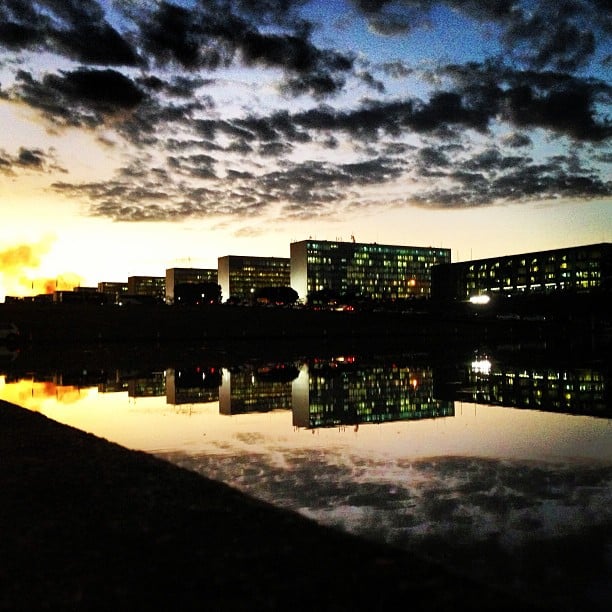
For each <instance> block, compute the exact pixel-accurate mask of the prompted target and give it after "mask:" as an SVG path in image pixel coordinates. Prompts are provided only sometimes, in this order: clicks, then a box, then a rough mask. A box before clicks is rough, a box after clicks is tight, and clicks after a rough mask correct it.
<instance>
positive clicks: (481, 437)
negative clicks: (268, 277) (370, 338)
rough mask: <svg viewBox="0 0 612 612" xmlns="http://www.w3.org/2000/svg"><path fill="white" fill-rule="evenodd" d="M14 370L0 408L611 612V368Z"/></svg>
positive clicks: (262, 363) (352, 362) (483, 358)
mask: <svg viewBox="0 0 612 612" xmlns="http://www.w3.org/2000/svg"><path fill="white" fill-rule="evenodd" d="M20 359H21V356H14V358H13V359H9V360H8V362H7V364H6V365H5V366H4V369H3V371H4V372H5V374H4V375H2V376H0V398H2V399H5V400H7V401H11V402H13V403H16V404H19V405H21V406H24V407H26V408H28V409H31V410H36V411H39V412H41V413H43V414H45V415H46V416H48V417H50V418H52V419H55V420H57V421H59V422H62V423H66V424H69V425H72V426H74V427H77V428H80V429H83V430H85V431H88V432H91V433H94V434H96V435H98V436H101V437H103V438H106V439H109V440H112V441H114V442H117V443H119V444H121V445H123V446H126V447H129V448H133V449H138V450H144V451H147V452H150V453H153V454H155V455H157V456H159V457H162V458H164V459H167V460H169V461H172V462H174V463H176V464H178V465H181V466H183V467H186V468H188V469H190V470H195V471H197V472H199V473H201V474H203V475H205V476H207V477H211V478H214V479H217V480H221V481H224V482H226V483H228V484H230V485H232V486H234V487H237V488H239V489H241V490H243V491H245V492H246V493H248V494H250V495H253V496H256V497H260V498H262V499H264V500H267V501H270V502H272V503H273V504H276V505H278V506H283V507H287V508H291V509H293V510H295V511H297V512H300V513H302V514H304V515H306V516H308V517H311V518H313V519H315V520H317V521H319V522H321V523H325V524H329V525H334V526H337V527H339V528H341V529H344V530H347V531H350V532H353V533H357V534H360V535H362V536H365V537H368V538H373V539H377V540H384V541H386V542H388V543H391V544H393V545H396V546H400V547H406V548H410V549H412V550H415V551H417V552H418V553H419V554H423V555H426V556H428V557H430V558H433V559H436V560H438V561H440V562H442V563H444V564H446V565H450V566H452V567H453V568H454V569H455V570H457V571H460V572H465V573H466V574H470V575H472V576H474V575H476V576H479V577H480V578H481V579H482V580H489V581H497V582H501V583H504V584H505V585H506V586H508V585H513V586H515V587H516V588H520V589H529V591H530V593H531V595H532V596H533V597H542V598H543V599H546V600H547V601H550V600H551V599H556V600H558V604H559V607H560V609H564V606H571V605H572V604H573V603H576V602H579V603H576V606H577V609H579V608H580V606H583V605H586V604H587V603H588V606H589V607H590V608H591V609H602V610H603V609H607V607H608V605H609V603H610V596H611V595H612V593H611V590H610V589H611V587H610V585H611V584H612V581H611V580H610V578H611V576H612V529H611V527H612V401H611V399H612V383H611V380H610V370H609V364H608V363H606V362H605V361H601V360H599V361H593V360H589V359H580V358H578V357H575V358H572V359H571V360H568V359H564V360H559V359H553V358H552V357H551V356H543V357H542V356H541V357H539V358H538V359H534V358H533V357H529V358H528V357H527V354H523V353H520V352H519V353H511V354H505V355H501V356H500V355H497V356H496V355H493V354H489V353H483V352H480V353H477V354H476V353H474V354H472V353H470V354H469V355H467V356H465V357H461V358H450V359H440V358H439V357H436V358H435V359H434V358H432V357H431V356H428V355H410V354H406V355H388V356H382V357H381V356H378V357H376V358H373V357H365V356H363V355H355V354H343V355H339V354H336V355H333V354H332V355H330V354H326V355H309V356H308V357H300V358H292V359H290V360H287V359H283V360H277V361H275V360H270V359H266V360H261V359H248V360H245V361H244V362H236V361H235V360H233V361H232V362H228V360H224V358H223V357H222V356H219V355H218V354H217V355H215V356H214V357H212V356H209V357H208V358H207V356H206V353H205V351H204V353H202V354H197V360H196V358H195V356H194V357H193V358H190V359H183V360H182V361H181V363H180V365H177V363H173V362H167V363H166V362H163V361H161V362H160V363H159V364H157V366H156V367H148V368H144V369H143V368H139V367H134V366H132V367H131V368H125V367H124V366H123V367H121V368H112V367H108V366H106V367H104V368H93V369H92V368H90V367H89V366H87V367H79V366H78V365H75V364H74V362H73V363H72V365H71V367H70V368H67V369H65V370H62V368H61V367H59V368H58V369H49V368H46V369H45V370H44V371H42V370H41V371H28V372H26V371H24V370H23V369H21V368H20ZM85 361H86V360H85V359H84V362H85ZM568 577H571V579H568ZM568 609H570V608H568Z"/></svg>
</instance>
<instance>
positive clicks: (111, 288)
mask: <svg viewBox="0 0 612 612" xmlns="http://www.w3.org/2000/svg"><path fill="white" fill-rule="evenodd" d="M98 291H99V292H100V293H102V294H104V295H105V296H106V300H107V303H109V304H119V303H120V302H121V298H122V296H124V295H126V294H127V292H128V284H127V283H119V282H110V281H102V282H100V283H98Z"/></svg>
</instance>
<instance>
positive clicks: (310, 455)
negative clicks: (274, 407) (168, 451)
mask: <svg viewBox="0 0 612 612" xmlns="http://www.w3.org/2000/svg"><path fill="white" fill-rule="evenodd" d="M281 455H282V458H281ZM165 458H167V459H170V460H171V461H173V462H175V463H178V464H180V465H181V466H183V467H186V468H188V469H192V470H195V471H197V472H199V473H201V474H203V475H205V476H207V477H210V478H213V479H216V480H221V481H224V482H226V483H228V484H230V485H232V486H234V487H236V488H238V489H240V490H242V491H244V492H245V493H248V494H250V495H252V496H255V497H259V498H262V499H264V500H266V501H269V502H272V503H273V504H275V505H277V506H282V507H285V508H290V509H292V510H295V511H298V512H300V513H302V514H304V515H306V516H308V517H310V518H313V519H315V520H316V521H318V522H320V523H323V524H326V525H332V526H336V527H339V528H341V529H343V530H346V531H350V532H353V533H356V534H359V535H361V536H364V537H368V538H372V539H376V540H381V539H382V540H384V541H386V542H388V543H390V544H393V545H396V546H400V547H402V548H410V549H412V550H415V551H417V552H420V553H422V554H424V555H427V556H429V557H433V558H434V559H438V560H440V561H442V562H443V563H445V564H448V565H451V566H453V567H454V568H455V569H457V568H459V569H458V571H465V572H469V573H477V574H478V575H479V576H480V577H481V578H483V579H484V580H487V579H491V580H492V579H494V577H496V578H497V579H499V576H500V575H503V576H505V578H504V579H507V580H509V581H514V582H515V583H516V585H517V587H520V588H529V589H530V590H532V591H533V592H535V593H537V591H538V589H539V590H540V591H541V592H542V593H545V592H546V591H547V589H552V590H554V592H555V597H559V598H560V601H561V600H562V598H563V597H564V596H567V594H565V595H564V588H565V585H564V584H563V580H561V578H560V577H561V576H567V575H571V576H573V578H572V581H573V584H574V587H575V581H576V580H578V581H580V580H584V581H585V583H586V582H589V583H597V581H598V580H600V581H601V583H602V584H606V581H607V584H608V585H609V583H610V581H609V573H610V571H612V466H600V465H597V464H586V463H584V464H583V463H572V464H569V463H567V464H548V463H541V462H531V463H530V462H511V461H501V460H495V459H479V458H472V457H448V458H445V457H442V458H433V459H424V460H415V461H406V460H403V461H401V462H389V463H387V462H380V461H378V462H372V463H369V462H367V461H366V460H364V459H363V458H359V459H358V460H357V459H355V458H353V457H350V456H347V455H343V454H341V453H329V452H326V453H323V452H319V451H316V450H300V451H298V452H294V453H286V454H283V453H282V452H280V451H279V452H272V453H271V454H266V453H244V454H242V453H239V454H230V455H226V454H223V455H216V454H215V455H212V454H199V455H196V456H188V455H182V454H173V455H169V456H165ZM606 572H607V576H608V578H606V577H605V575H606ZM602 576H603V577H602ZM598 577H601V578H598ZM551 585H554V588H553V587H552V586H551ZM599 586H601V585H599ZM568 588H569V587H568ZM589 588H591V590H592V589H593V588H594V587H592V586H591V587H589ZM598 588H599V587H598ZM606 588H610V587H609V586H608V587H606ZM610 595H612V593H610ZM549 596H550V593H549V594H547V595H546V597H549ZM606 597H607V595H606ZM591 605H592V606H595V607H594V609H597V607H596V604H595V603H594V602H591Z"/></svg>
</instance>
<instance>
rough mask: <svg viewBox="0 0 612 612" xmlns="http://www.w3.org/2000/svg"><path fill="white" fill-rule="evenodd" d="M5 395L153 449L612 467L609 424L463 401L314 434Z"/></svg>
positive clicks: (41, 394) (275, 418) (215, 405)
mask: <svg viewBox="0 0 612 612" xmlns="http://www.w3.org/2000/svg"><path fill="white" fill-rule="evenodd" d="M0 397H1V398H2V399H5V400H7V401H10V402H13V403H15V404H18V405H20V406H24V407H26V408H28V409H30V410H36V411H38V412H41V413H42V414H44V415H46V416H48V417H50V418H52V419H54V420H56V421H59V422H61V423H64V424H67V425H71V426H73V427H76V428H78V429H82V430H85V431H88V432H91V433H94V434H95V435H98V436H100V437H103V438H106V439H109V440H112V441H114V442H117V443H119V444H121V445H123V446H126V447H128V448H134V449H139V450H144V451H147V452H167V451H183V452H187V453H200V452H206V451H207V450H209V451H215V452H219V451H220V449H224V452H227V453H234V452H235V453H240V452H246V451H248V452H256V453H275V452H279V451H282V452H283V453H290V452H292V451H294V450H295V451H298V450H301V449H317V451H318V452H325V451H327V450H331V449H333V450H334V452H336V451H338V450H342V451H343V452H350V453H358V454H361V455H367V456H371V457H380V458H388V459H392V460H393V459H402V458H403V459H406V458H422V457H432V456H453V455H462V456H481V457H494V458H511V459H524V460H540V459H544V460H569V459H572V460H573V459H592V460H597V461H608V462H610V461H612V424H611V423H610V421H609V420H607V419H598V418H593V417H581V416H572V415H567V414H559V413H550V412H544V411H536V410H525V409H515V408H507V407H498V406H487V405H480V404H472V403H464V402H455V408H454V416H446V417H440V418H423V419H420V420H406V421H391V422H387V423H380V424H367V423H366V424H364V423H361V424H360V426H359V427H354V426H350V425H346V426H344V425H341V426H336V427H322V428H318V429H310V430H309V429H306V428H303V427H297V426H295V419H294V415H293V414H292V411H291V410H272V411H268V412H265V413H259V412H254V413H245V414H235V415H226V414H220V412H219V402H218V401H212V402H207V403H193V404H182V405H172V404H168V403H167V399H166V396H154V397H137V398H134V397H130V396H128V393H126V392H114V393H101V392H99V391H98V389H97V388H96V387H88V388H77V387H73V386H57V385H55V384H53V383H51V382H33V381H24V380H22V381H19V382H15V383H6V382H4V380H3V379H2V378H0Z"/></svg>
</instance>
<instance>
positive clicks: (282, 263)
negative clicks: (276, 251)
mask: <svg viewBox="0 0 612 612" xmlns="http://www.w3.org/2000/svg"><path fill="white" fill-rule="evenodd" d="M289 263H290V260H289V258H287V257H252V256H241V255H226V256H225V257H219V259H218V265H217V273H218V281H217V282H218V283H219V285H221V299H222V300H223V301H226V300H228V299H236V300H240V301H248V302H250V301H251V300H252V298H253V294H254V293H255V291H257V290H258V289H264V288H266V287H288V286H289V282H290V279H289V277H290V274H289Z"/></svg>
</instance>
